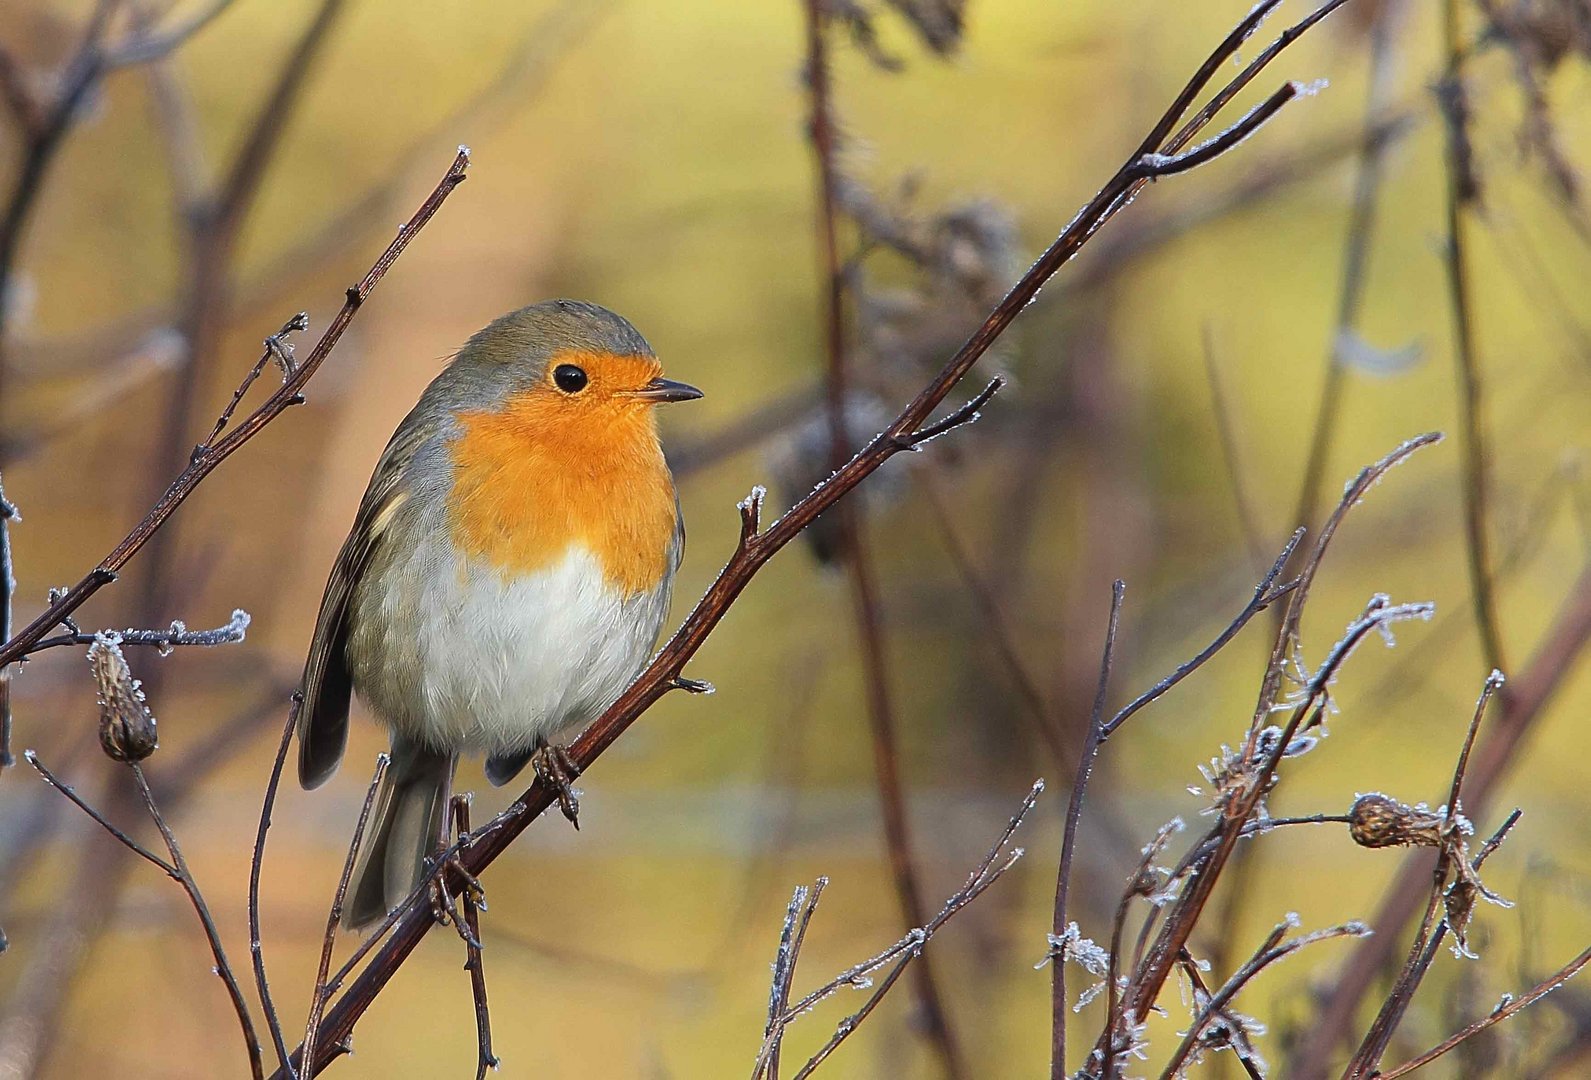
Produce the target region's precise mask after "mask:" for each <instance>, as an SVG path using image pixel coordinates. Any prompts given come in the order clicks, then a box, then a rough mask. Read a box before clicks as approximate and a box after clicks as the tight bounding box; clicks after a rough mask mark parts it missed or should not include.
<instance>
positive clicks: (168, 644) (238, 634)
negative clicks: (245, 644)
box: [28, 608, 250, 656]
mask: <svg viewBox="0 0 1591 1080" xmlns="http://www.w3.org/2000/svg"><path fill="white" fill-rule="evenodd" d="M249 622H250V619H249V613H248V612H246V611H244V610H243V609H242V608H237V609H235V610H234V611H233V612H232V618H230V619H228V620H227V621H226V622H225V623H224V624H222V625H221V626H217V627H213V628H211V629H209V630H189V629H188V628H187V627H186V626H185V625H183V624H182V623H181V622H174V623H172V624H171V626H169V627H167V628H166V629H164V630H134V629H127V630H118V631H116V634H117V638H118V644H121V645H147V646H150V647H151V648H155V649H158V650H160V652H161V654H162V655H164V654H165V653H166V652H168V651H170V650H171V649H178V648H188V647H192V646H199V647H202V648H213V647H215V646H217V645H235V644H237V643H238V642H240V641H242V640H243V638H244V636H245V635H246V634H247V633H248V629H249ZM104 632H105V631H99V633H104ZM95 637H96V634H91V633H89V632H88V631H86V630H74V631H71V632H69V633H65V634H57V635H55V636H54V637H47V638H45V639H44V640H43V641H41V642H39V643H38V644H37V645H35V646H33V648H32V649H30V650H28V655H30V656H31V655H33V654H35V653H41V652H43V651H44V650H45V649H58V648H62V647H64V646H68V645H92V644H94V639H95Z"/></svg>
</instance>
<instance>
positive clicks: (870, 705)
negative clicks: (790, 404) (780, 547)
mask: <svg viewBox="0 0 1591 1080" xmlns="http://www.w3.org/2000/svg"><path fill="white" fill-rule="evenodd" d="M803 8H804V10H805V13H806V50H807V57H806V80H807V90H808V96H809V102H810V110H811V111H810V115H809V118H808V135H809V137H810V139H811V143H812V149H813V156H814V164H815V165H816V174H817V176H816V179H817V188H818V220H817V228H818V236H819V242H820V250H821V259H822V269H823V276H824V287H825V295H824V303H823V325H824V343H825V348H826V352H827V404H828V421H829V468H830V469H831V470H837V469H839V468H840V467H841V466H843V465H844V464H845V461H846V459H847V458H848V457H849V456H850V454H851V446H852V443H851V438H850V433H849V432H848V431H847V430H846V426H847V425H846V415H845V412H846V403H847V399H848V386H849V382H850V373H849V371H848V366H849V357H848V355H847V349H846V335H845V311H844V304H845V276H844V272H843V270H842V266H841V258H840V247H839V235H838V227H839V205H838V203H839V200H838V193H837V187H838V176H837V165H836V162H835V154H836V147H835V130H834V128H835V122H834V111H833V92H832V86H831V82H830V74H831V72H830V68H829V54H828V44H829V41H828V37H829V34H828V29H829V28H828V22H827V19H828V13H827V9H826V8H825V5H824V0H803ZM831 517H833V518H834V519H835V522H836V524H837V525H838V527H839V535H840V544H839V549H838V557H839V559H840V561H841V562H842V563H843V564H844V567H845V573H846V579H847V582H848V585H849V589H850V598H851V611H852V618H853V620H854V623H855V627H856V634H857V637H858V639H859V642H860V644H861V651H862V660H863V664H862V668H863V671H862V674H863V679H864V682H865V687H866V706H867V719H868V727H869V729H870V732H871V736H872V738H871V743H872V749H873V770H874V777H875V780H876V783H877V786H878V799H879V810H880V816H881V818H882V821H883V826H884V841H885V846H886V847H887V849H888V852H889V865H890V872H891V876H892V878H893V880H894V884H895V893H896V897H897V900H898V902H899V904H900V908H901V918H902V920H903V921H904V922H905V923H906V925H907V926H921V925H923V923H924V922H925V921H926V919H927V913H926V911H925V909H924V904H923V888H922V882H921V880H920V877H919V874H918V871H917V866H916V862H915V858H914V856H913V852H912V839H911V828H910V823H909V820H908V818H907V814H906V796H905V792H904V790H903V789H902V785H901V778H900V751H899V722H898V717H897V714H896V711H895V705H894V700H893V695H892V692H891V689H890V669H889V657H888V650H887V646H886V643H885V638H884V625H883V618H882V614H881V612H880V602H879V596H878V578H877V573H876V567H875V565H874V562H873V556H872V552H871V550H870V548H869V546H868V542H867V535H866V531H865V528H864V525H863V522H862V520H861V516H860V515H859V514H858V513H856V508H855V506H854V505H853V504H852V503H850V502H845V503H842V504H841V505H839V506H837V507H835V509H834V510H833V512H832V513H831ZM912 975H913V979H914V983H915V986H914V989H915V993H916V997H917V1001H918V1005H919V1007H920V1008H921V1010H922V1022H923V1027H924V1028H925V1030H926V1033H927V1036H928V1039H929V1042H930V1043H931V1044H932V1045H933V1048H934V1051H935V1053H936V1054H937V1055H938V1057H939V1059H940V1061H941V1062H942V1063H943V1065H944V1068H945V1071H946V1073H947V1074H948V1075H949V1076H950V1077H951V1078H952V1080H961V1078H963V1077H966V1076H968V1075H969V1074H968V1072H967V1063H966V1061H965V1059H964V1058H963V1057H962V1054H961V1050H960V1048H959V1046H958V1040H957V1039H956V1035H955V1031H954V1029H953V1028H952V1027H951V1025H950V1018H949V1016H948V1014H947V1011H946V1008H945V1003H944V999H943V996H942V995H941V993H940V990H939V984H938V980H937V979H936V977H935V973H934V968H933V966H932V965H931V963H930V962H929V961H928V960H927V959H926V958H925V959H924V960H923V962H922V963H920V964H918V965H917V966H916V969H915V970H914V971H913V973H912Z"/></svg>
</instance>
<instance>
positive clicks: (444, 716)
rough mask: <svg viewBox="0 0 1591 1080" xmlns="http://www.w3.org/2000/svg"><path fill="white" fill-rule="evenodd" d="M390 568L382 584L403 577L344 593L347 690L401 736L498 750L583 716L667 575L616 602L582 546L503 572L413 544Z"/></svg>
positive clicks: (648, 628)
mask: <svg viewBox="0 0 1591 1080" xmlns="http://www.w3.org/2000/svg"><path fill="white" fill-rule="evenodd" d="M404 571H405V572H401V573H399V574H396V575H391V576H389V577H388V580H401V581H407V582H409V583H410V584H409V585H407V586H405V587H399V588H389V589H384V590H380V595H365V596H361V597H360V598H359V600H358V603H357V608H356V612H355V621H354V625H353V627H352V631H353V637H354V639H355V640H354V641H353V642H352V643H351V644H352V645H353V646H354V647H353V648H351V649H350V659H351V660H353V661H354V662H353V665H352V666H353V676H354V685H355V687H356V688H357V689H358V690H359V693H360V696H361V697H363V698H364V699H365V700H366V702H367V703H368V704H369V705H370V706H371V707H372V708H373V709H374V710H375V711H376V712H377V713H378V714H380V715H381V717H382V718H383V719H385V720H386V721H387V722H388V723H389V724H391V725H392V726H393V727H394V728H396V729H398V730H399V731H400V732H402V733H403V734H406V735H409V736H410V737H412V738H416V739H420V740H422V741H424V742H426V743H428V744H430V745H433V746H436V747H439V748H447V749H452V750H463V751H476V752H485V753H488V754H495V753H506V752H510V751H513V750H519V749H523V748H526V747H528V746H530V745H531V744H532V743H533V742H534V741H535V740H536V738H537V736H545V737H547V738H549V739H550V738H552V737H553V736H555V735H557V734H559V733H561V732H564V731H566V730H568V729H570V728H573V727H577V726H581V725H584V724H586V723H588V722H590V721H591V720H594V719H595V718H596V717H597V716H599V715H600V714H601V713H602V711H603V710H604V709H606V708H607V707H608V706H609V705H611V704H612V703H613V701H614V700H615V699H616V698H617V697H618V696H619V694H620V693H621V692H622V691H623V690H624V688H625V687H626V686H628V685H629V684H630V682H631V680H633V679H634V678H635V676H636V675H637V674H639V673H640V671H641V669H642V667H644V666H645V664H646V661H647V659H648V658H649V657H650V655H651V651H652V647H653V645H654V644H655V643H656V641H657V634H658V630H659V629H660V627H661V625H662V621H663V617H664V615H665V613H666V611H667V607H668V592H669V588H668V586H669V582H667V581H665V582H664V583H663V585H662V586H661V587H660V588H658V589H657V590H655V591H654V592H653V593H651V594H643V595H641V596H637V597H632V598H629V599H626V598H624V597H623V596H621V595H620V594H619V593H618V591H617V590H615V589H614V588H613V587H612V586H610V585H609V584H608V583H607V581H606V579H605V578H604V576H603V574H602V571H601V567H600V566H599V564H598V563H597V561H596V559H595V558H594V557H593V556H592V555H591V554H590V553H589V552H587V551H585V550H584V549H583V548H573V547H572V548H570V549H569V551H568V552H567V553H566V554H565V555H564V556H563V558H562V559H560V560H559V561H558V562H556V563H554V564H552V565H551V566H549V567H548V568H546V569H545V570H542V571H539V572H537V573H534V574H531V575H526V576H523V577H519V578H512V579H510V578H505V577H504V576H503V575H501V574H500V573H498V572H497V571H495V570H492V569H489V568H487V567H485V566H481V565H475V566H472V567H471V568H469V572H468V573H465V572H463V571H464V568H463V567H462V566H461V565H460V561H459V559H458V557H457V556H456V555H454V554H453V553H452V551H451V549H450V548H449V549H442V548H441V545H434V544H422V545H420V550H417V551H416V552H415V553H414V555H413V557H412V561H411V565H410V566H408V567H406V568H404ZM376 591H377V590H374V589H373V590H371V592H372V593H375V592H376ZM356 657H357V659H355V658H356Z"/></svg>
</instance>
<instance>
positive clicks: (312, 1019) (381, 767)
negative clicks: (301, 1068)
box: [250, 717, 468, 1062]
mask: <svg viewBox="0 0 1591 1080" xmlns="http://www.w3.org/2000/svg"><path fill="white" fill-rule="evenodd" d="M295 719H296V717H295ZM294 726H295V725H292V724H290V725H288V729H287V730H288V731H289V732H291V731H292V730H293V728H294ZM284 745H286V742H285V741H284ZM391 762H392V759H391V758H389V757H388V756H387V755H386V754H377V755H376V770H375V775H373V776H372V777H371V778H370V787H369V788H368V789H366V791H365V801H364V804H363V805H362V806H360V808H359V820H358V822H357V823H356V824H355V825H354V837H353V839H352V840H350V841H349V842H348V857H347V858H345V859H344V860H343V872H342V876H340V877H339V878H338V879H337V891H336V892H335V893H333V894H332V898H331V909H330V912H329V913H328V914H327V916H326V934H325V936H324V937H323V938H322V939H321V945H320V966H319V967H317V968H316V969H315V989H314V990H313V991H312V992H311V993H310V996H309V1021H308V1023H307V1024H305V1026H304V1047H305V1049H304V1053H305V1054H307V1055H309V1056H310V1057H313V1056H314V1053H315V1038H316V1036H317V1034H318V1033H319V1030H320V1018H321V1016H322V1014H324V1013H325V1011H326V999H327V998H329V997H330V996H331V991H330V989H329V988H328V987H327V985H326V980H327V977H328V976H329V975H330V974H331V953H332V949H333V947H334V946H335V945H336V944H337V923H338V921H339V920H340V919H341V918H342V913H343V900H344V898H345V897H347V895H348V881H349V879H350V878H352V877H353V876H354V862H355V860H357V859H358V857H359V845H360V843H361V842H362V841H363V840H364V838H365V826H366V825H368V824H369V823H370V808H371V807H372V806H373V805H374V804H375V801H376V792H377V791H379V790H380V789H381V778H382V777H383V776H384V775H386V772H387V766H388V765H389V764H391ZM277 764H278V766H279V765H280V764H281V758H280V757H278V758H277ZM280 778H281V771H280V769H279V768H278V769H275V770H273V771H272V774H271V780H272V785H271V787H270V788H268V789H267V790H268V792H272V793H274V790H275V781H277V780H279V779H280ZM262 820H264V821H265V822H266V823H268V822H269V815H266V816H265V817H264V818H263V819H262ZM464 831H466V832H467V831H468V829H465V830H464ZM262 839H263V837H262ZM263 847H264V845H263V843H262V844H261V845H260V848H261V849H262V850H263ZM256 910H258V906H257V905H251V907H250V913H251V914H252V913H253V912H254V911H256ZM282 1060H283V1061H284V1062H285V1061H286V1060H287V1054H286V1051H285V1050H284V1051H283V1054H282Z"/></svg>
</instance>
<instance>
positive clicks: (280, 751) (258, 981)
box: [248, 690, 304, 1080]
mask: <svg viewBox="0 0 1591 1080" xmlns="http://www.w3.org/2000/svg"><path fill="white" fill-rule="evenodd" d="M290 701H291V704H290V705H289V706H288V709H287V723H286V724H285V725H283V727H282V738H281V742H280V743H278V744H277V747H276V757H275V758H273V759H272V761H271V776H270V779H269V780H267V781H266V783H265V797H264V800H263V801H262V802H261V804H260V823H259V827H258V828H257V829H256V830H255V834H254V852H253V855H252V856H251V857H250V859H249V900H248V908H249V952H250V954H251V959H252V961H253V966H254V986H255V989H257V990H258V991H259V994H260V1005H261V1007H262V1008H264V1010H265V1022H266V1025H267V1026H268V1027H269V1028H270V1030H271V1042H272V1044H273V1045H274V1046H275V1048H276V1057H277V1061H278V1062H279V1063H280V1067H281V1068H282V1069H283V1070H284V1071H285V1072H286V1074H287V1075H288V1076H289V1077H291V1078H292V1080H298V1073H297V1071H296V1070H295V1069H294V1068H293V1065H292V1062H291V1059H290V1056H289V1054H288V1052H287V1039H286V1037H285V1036H284V1035H283V1034H282V1024H281V1019H280V1017H279V1016H278V1015H277V1012H276V1004H275V1003H274V1002H273V1001H272V1000H271V984H270V980H269V979H267V978H266V973H265V946H264V944H263V943H262V942H261V940H260V874H261V872H262V871H263V870H264V867H265V835H266V833H267V832H269V831H270V828H271V811H272V809H273V808H274V807H275V806H276V790H277V788H278V787H279V786H280V785H281V782H282V769H283V767H284V766H285V765H286V763H287V752H288V750H289V748H291V747H292V745H293V732H294V731H295V730H296V729H297V728H298V711H299V709H300V708H301V707H302V706H303V704H304V699H303V696H302V695H301V694H300V693H299V692H298V691H297V690H294V691H293V694H292V697H291V699H290Z"/></svg>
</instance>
